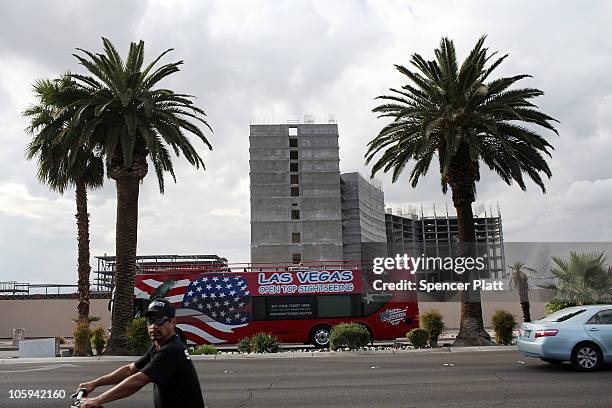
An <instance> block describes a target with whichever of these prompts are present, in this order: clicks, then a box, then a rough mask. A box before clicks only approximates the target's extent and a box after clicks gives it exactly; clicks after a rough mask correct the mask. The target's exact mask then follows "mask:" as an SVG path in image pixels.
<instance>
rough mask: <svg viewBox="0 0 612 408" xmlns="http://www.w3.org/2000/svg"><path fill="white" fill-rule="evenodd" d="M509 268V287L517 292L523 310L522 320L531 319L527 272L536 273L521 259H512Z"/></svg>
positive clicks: (528, 320)
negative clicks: (512, 261)
mask: <svg viewBox="0 0 612 408" xmlns="http://www.w3.org/2000/svg"><path fill="white" fill-rule="evenodd" d="M508 269H509V270H510V281H509V284H510V289H513V288H514V289H516V290H518V293H519V302H520V303H521V309H522V310H523V321H524V322H530V321H531V312H530V310H529V309H530V307H529V276H527V275H528V274H529V273H536V272H537V271H536V270H535V269H533V268H530V267H528V266H527V265H525V264H524V263H523V262H521V261H514V263H513V264H512V266H510V267H509V268H508Z"/></svg>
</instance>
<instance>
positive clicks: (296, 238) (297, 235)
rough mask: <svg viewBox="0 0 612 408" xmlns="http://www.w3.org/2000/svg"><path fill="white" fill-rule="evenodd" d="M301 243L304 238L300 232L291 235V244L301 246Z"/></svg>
mask: <svg viewBox="0 0 612 408" xmlns="http://www.w3.org/2000/svg"><path fill="white" fill-rule="evenodd" d="M300 242H302V236H301V234H300V233H299V232H293V233H292V234H291V243H292V244H299V243H300Z"/></svg>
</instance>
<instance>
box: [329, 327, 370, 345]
mask: <svg viewBox="0 0 612 408" xmlns="http://www.w3.org/2000/svg"><path fill="white" fill-rule="evenodd" d="M369 342H370V332H369V331H368V329H367V327H365V326H364V325H362V324H359V323H340V324H338V325H336V326H334V327H332V329H331V332H330V335H329V347H330V349H332V350H337V349H339V348H341V347H348V348H349V349H350V350H357V349H359V348H361V347H365V346H367V345H368V343H369Z"/></svg>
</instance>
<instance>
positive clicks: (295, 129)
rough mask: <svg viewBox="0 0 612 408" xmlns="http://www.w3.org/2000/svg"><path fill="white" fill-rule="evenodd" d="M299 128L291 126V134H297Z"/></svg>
mask: <svg viewBox="0 0 612 408" xmlns="http://www.w3.org/2000/svg"><path fill="white" fill-rule="evenodd" d="M297 134H298V133H297V128H296V127H290V128H289V136H297Z"/></svg>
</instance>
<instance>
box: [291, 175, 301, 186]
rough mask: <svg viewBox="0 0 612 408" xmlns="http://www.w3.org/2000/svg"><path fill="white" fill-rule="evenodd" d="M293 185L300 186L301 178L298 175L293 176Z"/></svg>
mask: <svg viewBox="0 0 612 408" xmlns="http://www.w3.org/2000/svg"><path fill="white" fill-rule="evenodd" d="M291 184H300V177H299V176H298V175H297V174H292V175H291Z"/></svg>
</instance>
